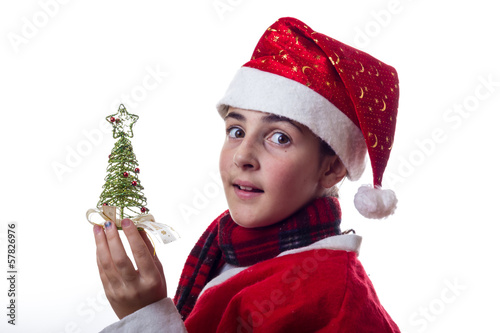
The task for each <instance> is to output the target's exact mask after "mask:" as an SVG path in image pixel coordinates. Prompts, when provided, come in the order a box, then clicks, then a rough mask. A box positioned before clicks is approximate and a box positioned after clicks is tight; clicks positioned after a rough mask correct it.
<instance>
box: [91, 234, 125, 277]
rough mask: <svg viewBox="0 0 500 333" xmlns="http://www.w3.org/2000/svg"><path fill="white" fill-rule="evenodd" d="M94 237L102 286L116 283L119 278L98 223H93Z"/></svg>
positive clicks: (106, 241)
mask: <svg viewBox="0 0 500 333" xmlns="http://www.w3.org/2000/svg"><path fill="white" fill-rule="evenodd" d="M94 238H95V243H96V259H97V268H98V269H99V276H100V277H101V281H102V283H103V285H104V286H106V285H107V284H109V283H113V284H114V283H117V282H118V281H119V280H120V278H119V274H118V272H117V271H116V267H115V265H114V263H113V258H112V257H111V253H110V252H109V247H108V240H107V238H106V235H105V233H104V229H103V228H102V226H100V225H94Z"/></svg>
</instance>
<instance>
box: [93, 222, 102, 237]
mask: <svg viewBox="0 0 500 333" xmlns="http://www.w3.org/2000/svg"><path fill="white" fill-rule="evenodd" d="M101 231H102V227H101V226H100V225H97V224H95V225H94V234H96V235H98V234H100V233H101Z"/></svg>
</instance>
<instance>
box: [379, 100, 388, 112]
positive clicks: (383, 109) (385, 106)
mask: <svg viewBox="0 0 500 333" xmlns="http://www.w3.org/2000/svg"><path fill="white" fill-rule="evenodd" d="M382 103H384V107H383V108H382V109H380V111H385V109H386V108H387V105H386V104H385V101H384V100H383V99H382Z"/></svg>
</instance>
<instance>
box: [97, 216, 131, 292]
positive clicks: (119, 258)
mask: <svg viewBox="0 0 500 333" xmlns="http://www.w3.org/2000/svg"><path fill="white" fill-rule="evenodd" d="M104 230H105V231H106V232H105V234H106V239H107V241H108V247H109V253H110V254H111V258H112V262H113V264H114V266H115V267H116V271H117V272H118V273H119V274H120V276H121V277H122V278H123V280H125V281H131V280H134V279H135V278H136V277H137V273H136V271H135V268H134V265H133V264H132V261H130V258H129V257H128V255H127V252H125V248H124V247H123V243H122V241H121V239H120V235H119V234H118V229H117V228H116V225H115V224H114V223H111V222H106V224H105V225H104ZM101 263H103V262H102V261H101ZM108 278H110V281H111V282H114V281H112V279H111V277H110V276H109V275H108Z"/></svg>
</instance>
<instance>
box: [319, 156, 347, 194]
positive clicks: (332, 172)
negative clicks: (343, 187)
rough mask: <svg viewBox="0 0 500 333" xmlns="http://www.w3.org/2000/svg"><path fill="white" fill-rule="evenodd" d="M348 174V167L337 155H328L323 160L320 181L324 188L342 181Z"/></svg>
mask: <svg viewBox="0 0 500 333" xmlns="http://www.w3.org/2000/svg"><path fill="white" fill-rule="evenodd" d="M346 174H347V169H346V168H345V166H344V163H342V161H341V160H340V158H339V157H338V156H337V155H334V156H327V157H325V158H324V160H323V165H322V171H321V175H320V181H319V183H320V185H321V186H322V187H323V188H330V187H332V186H334V185H335V184H337V183H338V182H340V181H341V180H342V179H343V178H344V177H345V175H346Z"/></svg>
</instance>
